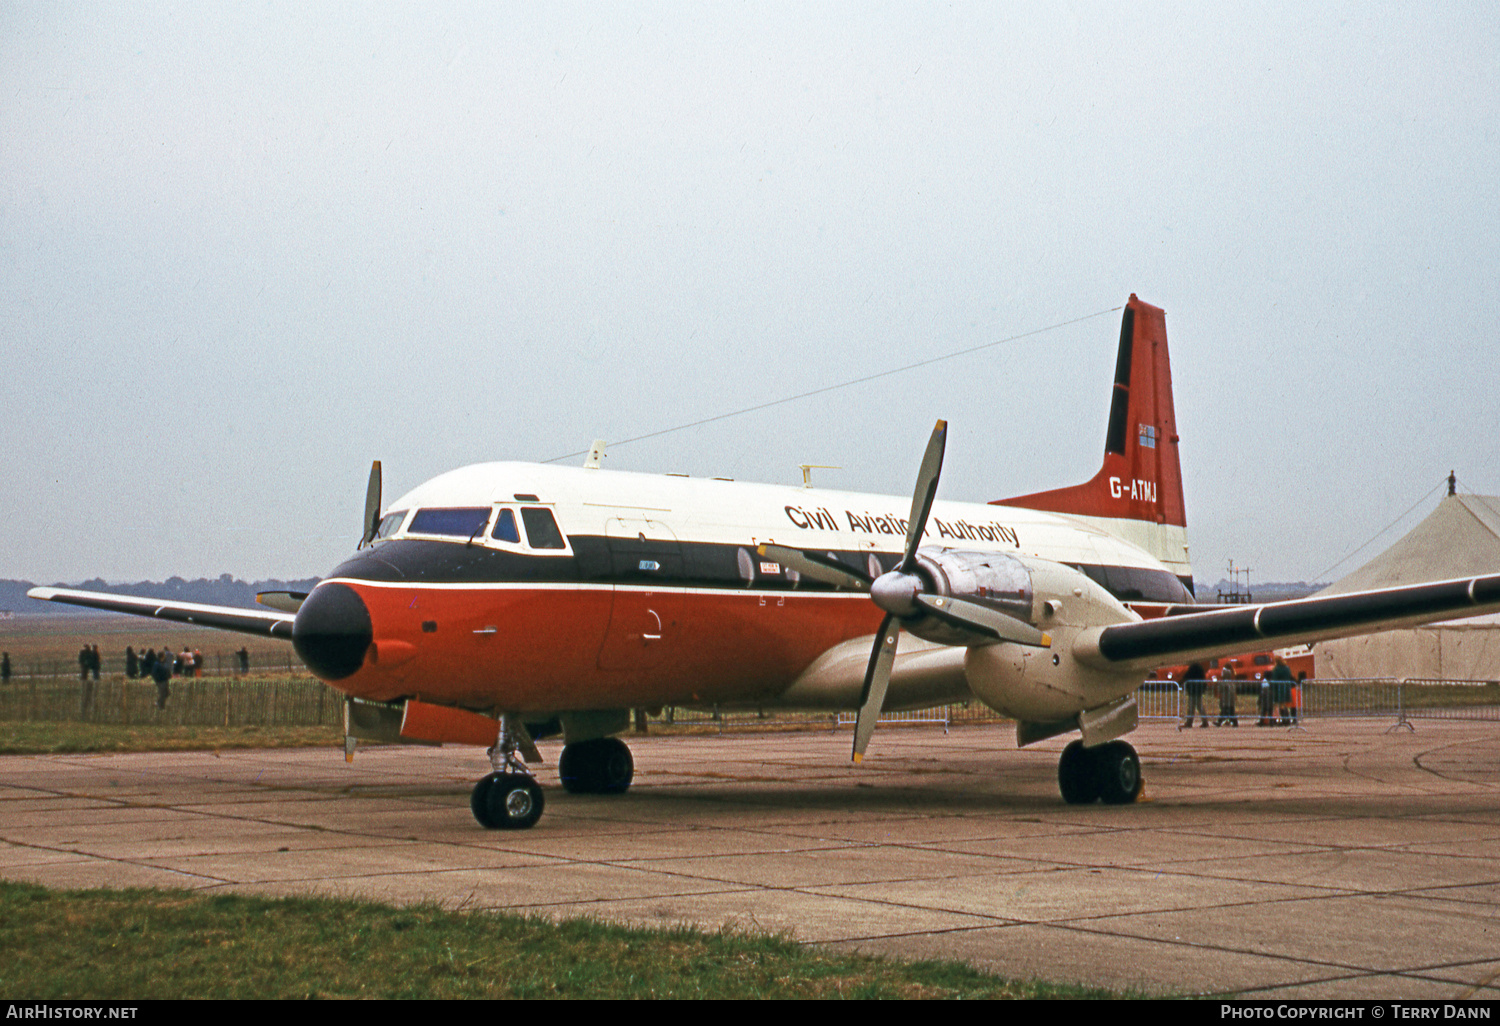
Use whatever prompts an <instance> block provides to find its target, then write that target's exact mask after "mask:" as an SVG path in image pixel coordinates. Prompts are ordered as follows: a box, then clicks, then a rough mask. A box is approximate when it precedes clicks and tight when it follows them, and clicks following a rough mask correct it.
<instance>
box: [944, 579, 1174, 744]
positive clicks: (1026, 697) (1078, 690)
mask: <svg viewBox="0 0 1500 1026" xmlns="http://www.w3.org/2000/svg"><path fill="white" fill-rule="evenodd" d="M1018 562H1019V560H1018ZM1026 566H1027V568H1028V570H1029V575H1030V580H1031V582H1032V586H1033V588H1034V589H1035V600H1036V614H1035V619H1034V620H1032V621H1030V622H1032V623H1033V625H1034V626H1036V627H1038V628H1040V629H1041V630H1043V631H1046V632H1047V634H1049V635H1050V636H1051V638H1052V645H1051V647H1050V648H1032V647H1028V646H1022V645H1010V644H999V645H974V646H971V647H970V648H969V650H968V652H967V653H966V654H965V657H964V675H965V676H966V677H967V678H968V681H969V688H970V690H972V691H973V692H974V694H975V696H976V697H978V698H979V700H980V701H982V702H983V703H984V704H985V705H987V706H989V707H990V708H991V709H994V710H996V711H997V712H1001V713H1004V714H1005V715H1007V716H1013V717H1015V718H1016V719H1017V720H1021V721H1024V722H1028V723H1035V724H1049V723H1050V724H1062V723H1064V722H1068V723H1072V724H1074V725H1075V726H1076V725H1078V717H1079V716H1080V714H1086V713H1088V712H1089V711H1090V710H1098V709H1102V708H1105V707H1107V706H1109V705H1111V703H1115V702H1117V701H1119V700H1120V699H1122V698H1123V697H1124V696H1127V695H1129V694H1130V693H1131V692H1132V691H1134V690H1135V689H1136V688H1137V687H1139V686H1140V682H1141V679H1142V678H1143V677H1144V676H1145V674H1144V672H1137V671H1128V670H1127V671H1121V670H1110V669H1103V668H1097V667H1094V666H1090V665H1088V664H1085V663H1083V662H1080V661H1079V660H1078V659H1077V658H1075V656H1074V654H1073V641H1074V639H1075V638H1076V637H1077V636H1078V634H1079V633H1080V632H1081V631H1083V630H1085V629H1087V628H1089V627H1097V626H1100V625H1103V624H1112V623H1125V622H1127V621H1130V620H1135V619H1138V617H1137V616H1136V615H1135V614H1134V613H1132V612H1130V611H1129V610H1128V609H1126V608H1125V607H1124V606H1123V605H1121V604H1120V602H1119V601H1118V600H1117V599H1116V598H1115V597H1114V596H1113V595H1111V594H1109V592H1107V591H1105V590H1104V589H1103V588H1101V587H1100V586H1099V585H1097V584H1095V583H1094V582H1093V581H1091V580H1089V579H1088V578H1087V577H1086V576H1084V575H1083V574H1081V573H1079V572H1078V571H1077V570H1074V569H1073V568H1071V567H1067V566H1063V565H1062V564H1060V563H1052V562H1049V561H1047V560H1027V561H1026ZM1056 732H1057V731H1055V730H1054V731H1053V733H1056ZM1044 736H1045V735H1044Z"/></svg>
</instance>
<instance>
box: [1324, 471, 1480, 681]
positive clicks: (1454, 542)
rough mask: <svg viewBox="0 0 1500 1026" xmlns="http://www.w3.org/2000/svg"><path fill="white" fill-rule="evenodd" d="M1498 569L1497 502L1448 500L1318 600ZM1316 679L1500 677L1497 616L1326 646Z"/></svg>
mask: <svg viewBox="0 0 1500 1026" xmlns="http://www.w3.org/2000/svg"><path fill="white" fill-rule="evenodd" d="M1496 572H1500V497H1497V496H1491V495H1449V496H1447V497H1445V498H1444V499H1443V501H1442V502H1440V503H1438V506H1437V509H1435V510H1433V511H1432V513H1431V515H1429V516H1428V517H1427V519H1425V520H1423V521H1422V522H1421V523H1420V524H1418V525H1417V526H1416V527H1414V528H1412V529H1411V531H1410V532H1408V533H1407V534H1406V536H1405V537H1403V538H1402V539H1401V540H1400V541H1398V542H1396V544H1394V545H1392V546H1391V547H1390V548H1388V549H1386V550H1385V551H1384V552H1382V553H1381V554H1380V555H1378V556H1376V557H1375V558H1374V559H1373V560H1371V561H1370V562H1369V563H1366V564H1365V565H1364V566H1362V567H1360V568H1359V569H1358V570H1356V571H1354V572H1353V573H1352V574H1350V575H1349V576H1348V577H1345V578H1343V579H1342V580H1340V581H1337V582H1336V583H1334V584H1331V585H1329V586H1328V587H1327V588H1324V589H1323V590H1322V591H1321V592H1319V594H1320V595H1337V594H1343V593H1345V592H1351V591H1366V590H1368V589H1371V588H1385V587H1390V586H1391V585H1396V584H1417V583H1419V582H1421V581H1438V580H1443V579H1445V578H1449V577H1470V576H1474V575H1476V574H1484V573H1496ZM1313 653H1314V659H1315V663H1314V665H1315V667H1316V675H1317V676H1318V677H1323V678H1337V677H1343V678H1348V677H1412V678H1436V679H1445V680H1500V615H1495V614H1492V615H1489V616H1477V617H1471V618H1470V619H1467V620H1453V621H1449V622H1447V623H1440V624H1429V625H1427V626H1425V627H1413V628H1409V629H1406V630H1398V631H1387V632H1385V633H1383V634H1368V635H1364V636H1362V637H1357V638H1342V639H1340V640H1338V641H1325V642H1322V643H1320V644H1318V645H1315V646H1313Z"/></svg>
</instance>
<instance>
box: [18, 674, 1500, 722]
mask: <svg viewBox="0 0 1500 1026" xmlns="http://www.w3.org/2000/svg"><path fill="white" fill-rule="evenodd" d="M168 687H169V694H168V696H167V699H166V702H165V704H164V705H162V706H161V707H160V708H158V699H159V693H158V690H157V688H156V686H155V685H154V684H153V683H151V682H149V681H140V680H127V679H125V678H124V677H123V676H118V675H117V676H115V677H112V678H106V679H103V680H100V681H99V682H97V683H95V682H92V681H90V682H87V683H81V682H79V681H77V680H71V681H70V680H67V679H65V678H57V679H54V678H49V677H32V678H28V679H23V680H16V679H14V678H13V679H12V681H11V683H10V685H9V686H7V687H4V688H0V721H11V722H15V721H55V722H90V723H118V724H149V723H160V724H171V725H178V726H262V727H269V726H278V725H281V726H339V725H341V724H342V722H343V703H344V696H343V694H342V693H341V692H339V691H336V690H334V689H333V688H330V687H328V686H327V685H326V684H323V683H322V682H321V681H318V680H315V679H313V678H311V677H269V678H263V677H233V676H224V677H202V678H184V677H176V678H173V679H172V681H171V683H170V684H169V685H168ZM1240 687H1241V691H1240V692H1239V694H1238V695H1237V698H1236V704H1235V712H1236V715H1237V716H1238V718H1239V721H1240V723H1241V724H1244V723H1246V722H1250V723H1255V722H1257V721H1258V720H1259V719H1260V718H1261V716H1262V710H1261V707H1260V693H1261V689H1260V686H1259V684H1258V683H1256V682H1253V681H1242V682H1241V683H1240ZM1136 701H1137V709H1138V712H1139V716H1140V719H1141V720H1142V721H1143V722H1153V721H1155V722H1174V721H1175V722H1179V723H1180V722H1181V721H1182V719H1183V717H1184V715H1185V714H1186V712H1187V706H1188V701H1187V696H1186V694H1185V693H1184V691H1183V689H1182V687H1181V685H1180V684H1177V683H1175V682H1172V681H1150V682H1148V683H1147V684H1146V686H1144V687H1142V688H1141V689H1140V691H1138V692H1137V694H1136ZM1292 707H1293V709H1294V711H1295V716H1296V718H1297V719H1298V720H1313V719H1321V718H1333V717H1355V716H1359V717H1370V718H1389V719H1393V720H1395V721H1396V723H1398V724H1404V725H1407V726H1410V724H1411V721H1412V720H1422V719H1462V720H1497V721H1500V681H1474V680H1417V679H1391V678H1369V679H1361V680H1310V681H1304V682H1302V683H1301V684H1300V685H1298V686H1297V687H1296V688H1295V689H1294V691H1293V700H1292ZM1203 708H1204V712H1205V714H1206V715H1207V718H1208V719H1209V721H1210V722H1212V721H1214V720H1216V719H1218V717H1219V703H1218V697H1217V690H1216V685H1215V684H1214V682H1209V683H1208V685H1207V686H1206V687H1205V688H1204V695H1203ZM652 713H653V714H652V715H651V716H650V717H649V718H648V717H646V716H645V715H644V714H643V713H639V712H638V713H637V714H636V716H635V718H634V722H635V725H636V729H637V730H641V729H645V730H650V728H651V724H663V725H668V726H676V727H695V728H704V729H711V730H717V731H719V732H730V731H734V732H738V731H744V730H754V729H757V728H766V729H808V730H812V729H823V730H840V729H852V727H853V725H854V720H855V714H854V713H853V712H847V711H846V712H787V711H783V710H773V709H763V710H749V711H746V710H738V709H737V710H735V711H732V712H731V711H727V710H725V711H718V710H714V709H685V708H680V707H679V708H669V709H663V710H660V711H659V712H658V711H656V710H653V711H652ZM1005 719H1007V718H1006V717H1003V716H1001V715H1000V714H999V713H996V712H994V711H993V710H991V709H989V708H987V707H986V706H984V705H983V704H981V703H979V702H970V703H964V704H958V705H945V706H936V707H933V708H930V709H917V710H910V711H905V712H894V713H886V714H885V715H883V716H882V717H881V718H880V722H881V723H882V724H885V725H897V724H930V725H941V726H942V727H943V728H944V730H947V729H948V728H949V727H950V726H952V725H955V724H966V723H996V722H1001V721H1003V720H1005Z"/></svg>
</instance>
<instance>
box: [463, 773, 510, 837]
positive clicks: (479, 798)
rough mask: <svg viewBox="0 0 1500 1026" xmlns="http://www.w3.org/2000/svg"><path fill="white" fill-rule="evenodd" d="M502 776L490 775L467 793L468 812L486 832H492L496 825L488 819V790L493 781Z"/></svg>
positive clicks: (499, 774) (498, 774)
mask: <svg viewBox="0 0 1500 1026" xmlns="http://www.w3.org/2000/svg"><path fill="white" fill-rule="evenodd" d="M503 775H504V774H501V773H491V774H490V775H489V776H487V777H482V778H481V779H480V781H479V783H477V784H475V785H474V790H472V791H470V792H469V811H470V812H472V813H474V818H475V819H476V820H478V821H479V825H480V826H482V827H484V828H485V829H486V830H493V829H495V827H496V825H497V824H496V823H495V822H494V821H493V820H491V819H490V788H491V787H493V786H494V785H495V779H496V778H497V777H500V776H503Z"/></svg>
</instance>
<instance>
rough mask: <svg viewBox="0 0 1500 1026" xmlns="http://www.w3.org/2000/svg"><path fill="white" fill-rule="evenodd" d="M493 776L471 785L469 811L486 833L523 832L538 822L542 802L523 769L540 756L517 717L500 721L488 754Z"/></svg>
mask: <svg viewBox="0 0 1500 1026" xmlns="http://www.w3.org/2000/svg"><path fill="white" fill-rule="evenodd" d="M488 754H489V757H490V765H491V766H492V767H494V772H493V773H491V774H490V775H489V776H487V777H484V778H483V779H482V780H480V781H479V783H477V784H475V785H474V790H473V791H472V792H471V793H470V794H469V809H470V811H472V812H473V813H474V818H475V819H476V820H478V821H479V825H480V826H482V827H484V828H485V829H486V830H525V829H527V828H528V827H532V826H535V825H536V821H537V820H539V819H541V818H542V809H543V808H544V807H545V806H546V798H545V797H544V796H543V795H542V788H541V785H540V784H538V783H537V782H536V778H535V777H533V776H532V775H531V771H530V770H528V769H527V768H526V762H524V761H523V760H522V757H523V756H524V757H525V759H526V760H530V761H532V762H540V761H541V758H542V757H541V755H540V754H539V753H538V752H537V750H536V745H535V744H534V743H533V742H532V740H531V735H530V734H528V733H527V732H526V725H525V724H523V723H522V722H521V720H520V717H518V716H513V715H511V714H510V713H506V714H505V715H504V716H501V717H500V736H499V737H498V738H497V739H496V741H495V744H494V747H492V748H490V750H489V753H488Z"/></svg>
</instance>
